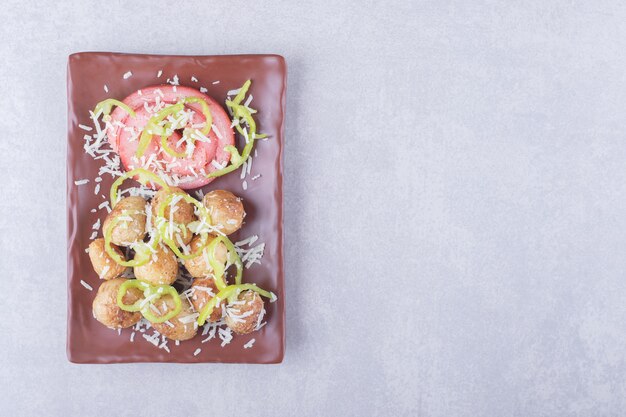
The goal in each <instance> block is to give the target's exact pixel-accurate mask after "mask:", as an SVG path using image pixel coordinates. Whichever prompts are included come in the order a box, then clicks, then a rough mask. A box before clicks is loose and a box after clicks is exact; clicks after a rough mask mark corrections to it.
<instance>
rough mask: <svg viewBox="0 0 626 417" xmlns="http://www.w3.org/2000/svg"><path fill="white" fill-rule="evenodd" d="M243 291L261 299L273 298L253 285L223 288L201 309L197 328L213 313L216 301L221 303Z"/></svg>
mask: <svg viewBox="0 0 626 417" xmlns="http://www.w3.org/2000/svg"><path fill="white" fill-rule="evenodd" d="M245 290H252V291H254V292H257V293H258V294H259V295H262V296H263V297H266V298H269V299H272V298H274V294H273V293H271V292H269V291H265V290H264V289H261V288H259V287H257V286H256V285H254V284H237V285H229V286H228V287H226V288H224V289H223V290H221V291H220V292H219V293H217V295H216V296H215V297H213V298H211V299H210V300H209V302H208V303H206V304H205V305H204V307H202V311H201V312H200V315H199V316H198V325H199V326H202V325H204V323H205V322H206V319H207V317H209V316H210V315H211V313H213V309H214V308H215V305H216V304H217V300H220V302H222V301H223V300H226V299H227V298H230V297H231V296H232V295H235V294H238V293H240V292H241V291H245Z"/></svg>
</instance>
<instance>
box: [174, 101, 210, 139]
mask: <svg viewBox="0 0 626 417" xmlns="http://www.w3.org/2000/svg"><path fill="white" fill-rule="evenodd" d="M181 102H182V103H183V104H187V103H198V104H200V106H201V107H202V114H203V115H204V122H205V124H204V127H203V128H202V130H201V132H202V134H203V135H208V134H209V132H210V131H211V125H212V124H213V116H212V115H211V110H210V109H209V105H208V104H207V102H206V101H204V100H203V99H201V98H200V97H185V98H184V99H182V100H181V101H179V103H181Z"/></svg>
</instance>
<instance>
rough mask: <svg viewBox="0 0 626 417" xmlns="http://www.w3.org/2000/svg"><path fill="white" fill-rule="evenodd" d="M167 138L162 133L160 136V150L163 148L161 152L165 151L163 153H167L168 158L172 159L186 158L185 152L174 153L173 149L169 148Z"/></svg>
mask: <svg viewBox="0 0 626 417" xmlns="http://www.w3.org/2000/svg"><path fill="white" fill-rule="evenodd" d="M166 129H169V127H166ZM168 137H169V136H168V135H167V134H166V133H165V132H163V134H162V135H161V148H163V150H164V151H165V153H167V154H168V155H170V156H173V157H174V158H186V157H187V154H186V153H185V152H176V151H175V150H174V149H172V148H170V144H169V143H167V138H168ZM191 139H192V141H194V139H193V138H191Z"/></svg>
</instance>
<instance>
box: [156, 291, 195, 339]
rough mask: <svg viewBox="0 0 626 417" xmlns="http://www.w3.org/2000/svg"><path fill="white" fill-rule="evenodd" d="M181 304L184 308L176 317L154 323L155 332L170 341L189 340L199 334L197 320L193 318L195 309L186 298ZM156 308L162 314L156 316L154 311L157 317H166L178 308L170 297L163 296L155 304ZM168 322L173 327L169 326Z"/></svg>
mask: <svg viewBox="0 0 626 417" xmlns="http://www.w3.org/2000/svg"><path fill="white" fill-rule="evenodd" d="M181 303H182V308H181V310H180V312H179V313H178V314H177V315H176V316H174V317H172V318H171V319H169V320H168V321H167V322H163V323H152V327H154V330H156V331H157V332H159V333H161V334H162V335H163V336H165V337H167V338H168V339H172V340H188V339H191V338H192V337H194V336H195V335H196V333H198V324H197V323H196V319H195V318H194V317H193V316H192V314H194V311H193V307H191V304H189V301H187V299H185V298H183V299H181ZM155 306H156V307H157V309H158V310H159V313H160V314H156V311H153V312H154V313H155V315H156V316H161V315H165V314H166V313H167V312H168V311H172V310H173V309H174V308H176V305H175V304H174V300H173V299H172V297H171V296H169V295H166V296H163V297H162V298H161V299H160V300H159V301H157V302H156V303H155ZM181 320H183V321H181ZM168 322H169V323H171V324H172V325H171V326H170V325H169V324H167V323H168Z"/></svg>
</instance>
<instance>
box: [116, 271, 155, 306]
mask: <svg viewBox="0 0 626 417" xmlns="http://www.w3.org/2000/svg"><path fill="white" fill-rule="evenodd" d="M131 288H137V289H138V290H141V291H142V292H143V293H144V296H145V294H146V290H148V291H149V290H150V284H146V283H145V282H141V281H139V280H138V279H129V280H128V281H124V282H123V283H122V285H120V288H119V289H118V290H117V305H118V306H119V308H121V309H122V310H124V311H132V312H135V311H140V310H141V308H142V304H143V302H144V299H143V298H140V299H139V300H137V301H135V302H134V303H133V304H130V305H128V304H124V296H125V295H126V292H127V291H128V290H130V289H131Z"/></svg>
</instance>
